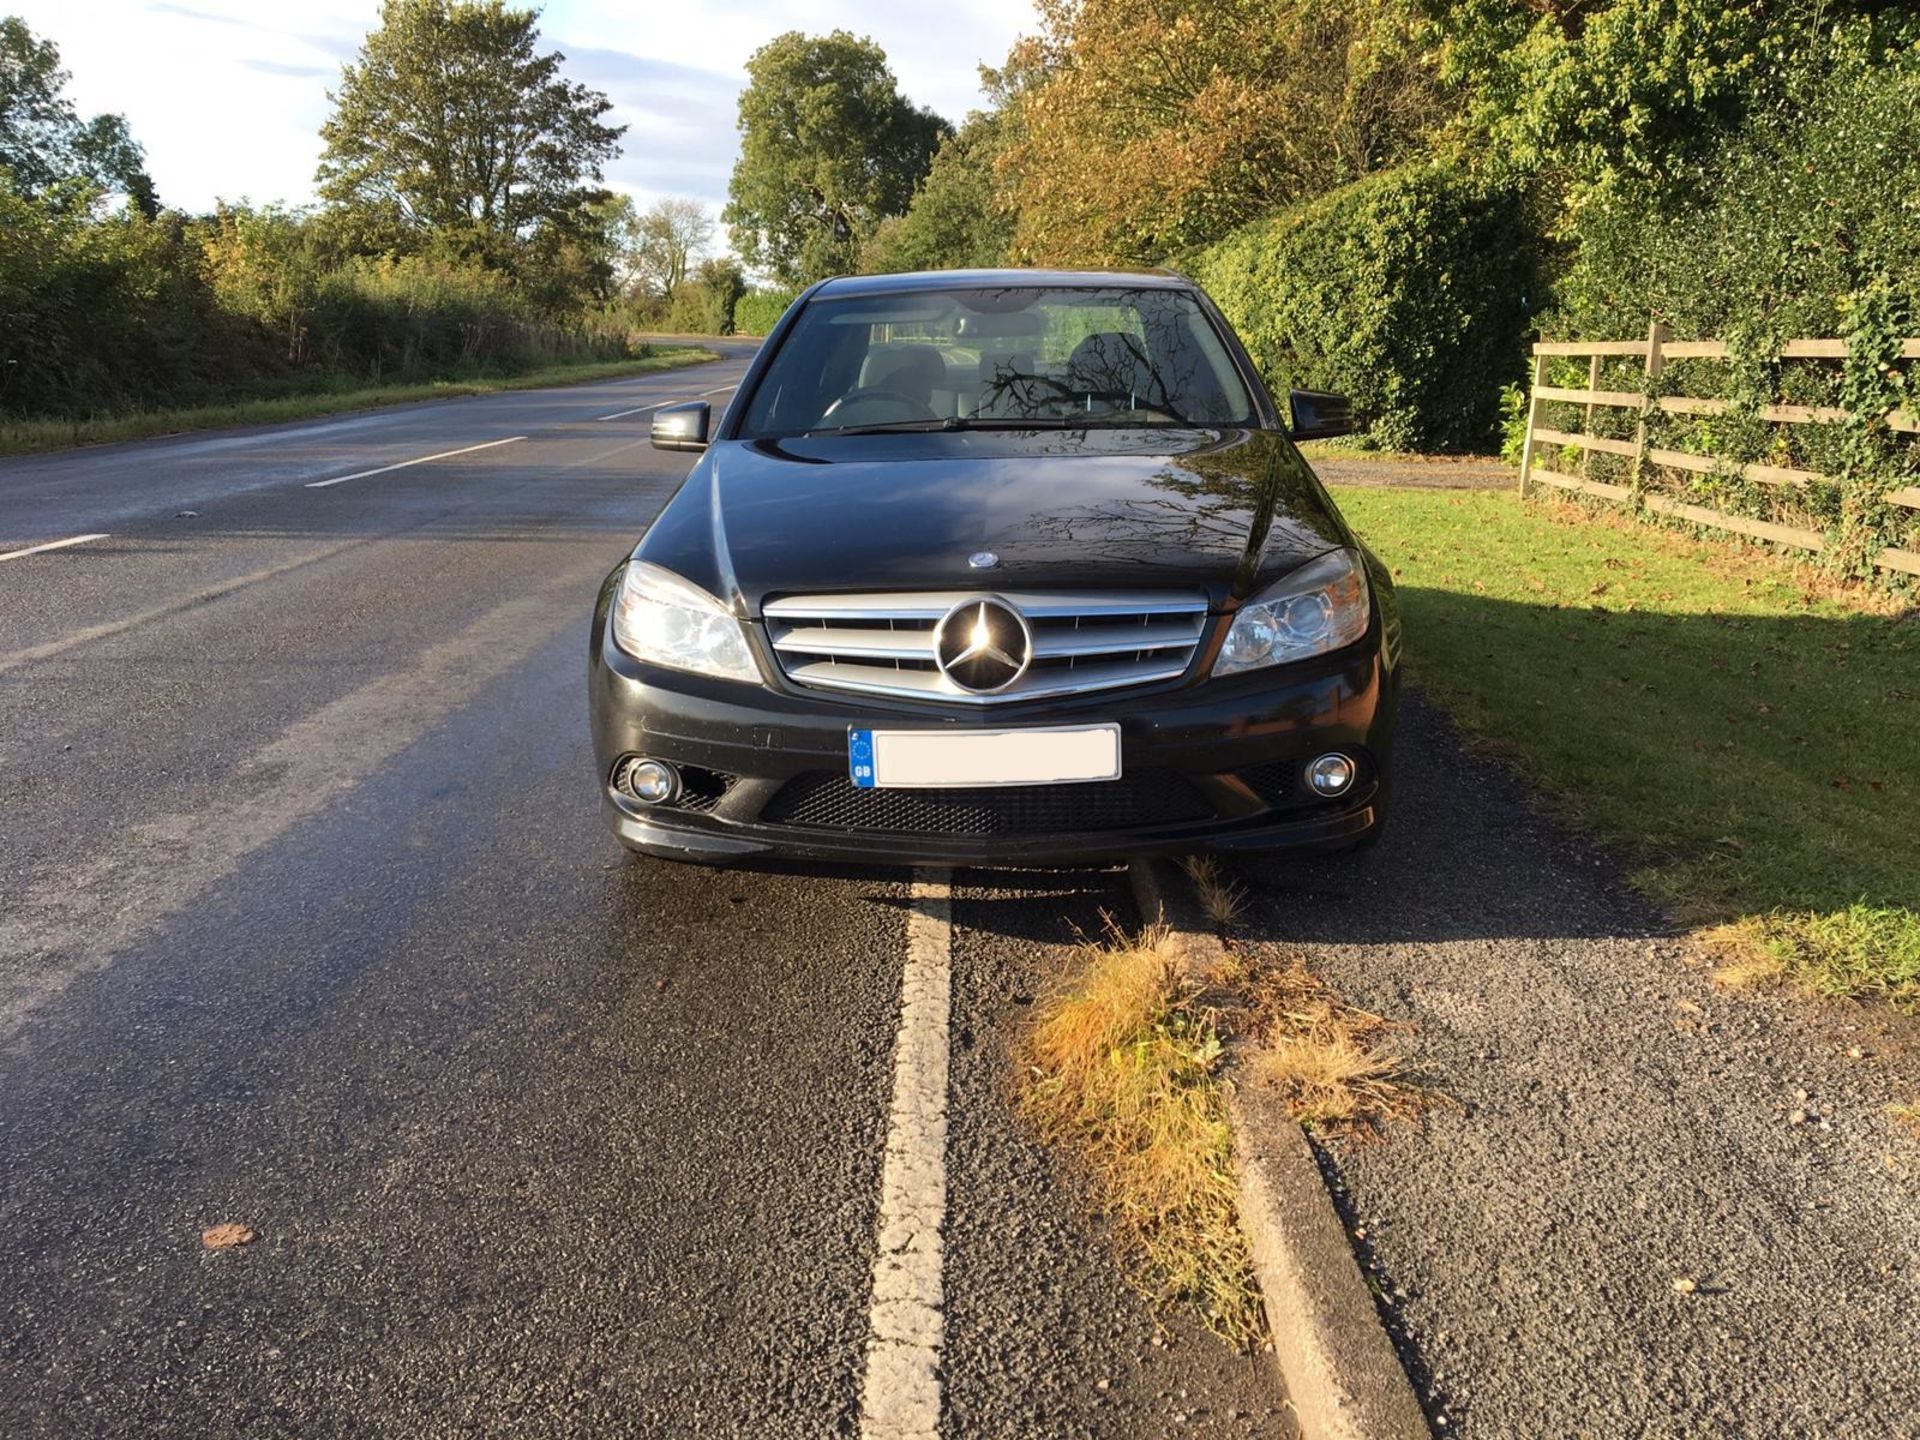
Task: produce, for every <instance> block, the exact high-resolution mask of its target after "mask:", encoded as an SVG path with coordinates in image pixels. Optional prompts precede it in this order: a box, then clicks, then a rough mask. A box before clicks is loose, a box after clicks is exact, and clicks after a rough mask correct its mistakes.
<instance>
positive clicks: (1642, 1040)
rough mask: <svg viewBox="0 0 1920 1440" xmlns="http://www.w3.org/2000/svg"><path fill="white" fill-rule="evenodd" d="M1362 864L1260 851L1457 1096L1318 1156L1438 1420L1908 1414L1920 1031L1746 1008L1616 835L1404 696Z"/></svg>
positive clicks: (1263, 946)
mask: <svg viewBox="0 0 1920 1440" xmlns="http://www.w3.org/2000/svg"><path fill="white" fill-rule="evenodd" d="M1395 782H1396V789H1397V793H1396V805H1397V809H1396V812H1395V815H1394V818H1393V823H1392V825H1391V826H1390V828H1389V831H1388V834H1387V835H1386V837H1385V838H1384V839H1383V840H1382V842H1381V843H1380V845H1379V846H1378V847H1377V848H1376V849H1375V850H1373V851H1372V852H1370V853H1367V854H1364V855H1360V856H1351V857H1345V858H1339V859H1332V860H1325V861H1316V862H1312V863H1308V864H1301V863H1295V864H1292V865H1284V866H1283V865H1263V866H1260V867H1249V869H1250V870H1251V871H1252V873H1253V874H1254V875H1255V876H1256V877H1257V880H1256V887H1255V888H1256V900H1255V902H1254V903H1253V904H1252V905H1251V906H1250V907H1249V912H1248V913H1247V915H1246V916H1245V917H1243V919H1242V920H1241V921H1240V922H1239V923H1238V924H1237V925H1236V930H1237V931H1238V932H1239V933H1240V934H1241V935H1243V936H1245V937H1247V938H1248V939H1249V942H1250V943H1251V944H1252V945H1253V947H1254V948H1255V949H1256V950H1267V951H1283V950H1293V951H1300V952H1304V954H1305V956H1306V958H1307V959H1308V961H1309V963H1310V964H1311V965H1312V966H1313V968H1314V969H1315V970H1316V971H1318V972H1319V973H1320V974H1321V975H1323V976H1324V977H1325V978H1326V979H1327V980H1328V981H1329V982H1331V983H1332V984H1333V985H1335V986H1336V987H1337V988H1338V989H1339V990H1340V991H1341V992H1342V993H1343V994H1344V995H1345V996H1346V998H1347V999H1349V1000H1350V1001H1352V1002H1353V1003H1355V1004H1358V1005H1361V1006H1364V1007H1366V1008H1368V1009H1372V1010H1375V1011H1377V1012H1379V1013H1381V1014H1383V1015H1385V1016H1387V1017H1389V1018H1391V1019H1394V1020H1399V1021H1406V1022H1410V1023H1411V1024H1412V1025H1413V1026H1414V1027H1416V1028H1415V1029H1413V1030H1412V1031H1411V1032H1410V1033H1409V1035H1408V1036H1407V1038H1406V1041H1405V1048H1406V1050H1407V1053H1408V1054H1409V1055H1410V1057H1411V1058H1412V1059H1413V1061H1414V1062H1415V1063H1416V1065H1417V1066H1418V1067H1420V1068H1421V1069H1422V1070H1423V1071H1424V1072H1425V1074H1426V1075H1427V1076H1428V1077H1429V1078H1430V1080H1431V1082H1432V1083H1433V1084H1434V1085H1436V1086H1437V1087H1438V1088H1439V1089H1441V1090H1443V1091H1444V1092H1445V1093H1446V1094H1447V1095H1449V1096H1451V1097H1452V1100H1453V1101H1454V1103H1453V1104H1451V1105H1446V1106H1442V1107H1439V1108H1437V1109H1435V1110H1433V1111H1431V1112H1430V1113H1429V1114H1428V1115H1427V1116H1426V1117H1425V1118H1424V1119H1423V1120H1421V1121H1419V1122H1412V1123H1407V1124H1404V1125H1401V1126H1398V1127H1396V1128H1394V1129H1393V1130H1392V1131H1391V1132H1390V1133H1389V1134H1388V1135H1387V1136H1386V1137H1385V1138H1384V1139H1383V1140H1380V1141H1373V1142H1338V1143H1332V1144H1327V1145H1323V1146H1321V1147H1320V1148H1319V1156H1320V1159H1321V1162H1322V1166H1323V1169H1324V1170H1325V1172H1326V1174H1327V1177H1328V1180H1329V1183H1330V1184H1331V1186H1332V1187H1333V1189H1334V1192H1335V1196H1336V1199H1337V1201H1338V1202H1339V1204H1340V1206H1341V1208H1342V1211H1343V1214H1344V1216H1345V1218H1346V1219H1347V1222H1348V1225H1349V1229H1350V1231H1351V1232H1352V1233H1353V1234H1354V1236H1355V1243H1356V1248H1357V1250H1358V1251H1359V1253H1360V1255H1361V1258H1362V1260H1363V1262H1364V1263H1365V1264H1366V1265H1367V1266H1368V1268H1369V1269H1370V1270H1371V1272H1372V1273H1373V1275H1374V1277H1375V1278H1376V1280H1377V1282H1378V1285H1379V1288H1380V1294H1381V1296H1382V1308H1383V1311H1384V1314H1385V1318H1386V1319H1387V1322H1388V1324H1389V1327H1390V1329H1391V1330H1392V1332H1393V1333H1394V1336H1395V1339H1396V1343H1398V1344H1399V1345H1400V1346H1401V1349H1402V1356H1403V1359H1405V1360H1406V1361H1407V1363H1408V1367H1409V1370H1410V1372H1411V1373H1412V1375H1413V1377H1414V1379H1415V1382H1416V1385H1417V1387H1418V1389H1419V1391H1420V1393H1421V1396H1422V1398H1423V1400H1424V1401H1425V1403H1426V1404H1427V1405H1428V1408H1429V1414H1430V1416H1431V1417H1432V1418H1433V1419H1434V1421H1435V1424H1436V1427H1439V1428H1441V1429H1442V1431H1443V1433H1447V1434H1455V1433H1465V1434H1470V1435H1486V1436H1505V1435H1516V1434H1528V1435H1541V1434H1608V1435H1619V1434H1642V1433H1656V1434H1672V1433H1690V1434H1821V1435H1829V1436H1848V1435H1862V1436H1864V1435H1886V1434H1889V1433H1915V1431H1916V1430H1920V1326H1916V1325H1915V1324H1914V1321H1913V1317H1914V1316H1915V1315H1916V1314H1920V1143H1916V1142H1915V1141H1914V1140H1913V1139H1911V1138H1909V1137H1908V1136H1906V1135H1904V1134H1903V1133H1901V1132H1900V1131H1898V1130H1897V1129H1896V1128H1895V1127H1893V1126H1892V1125H1891V1124H1890V1122H1889V1120H1888V1118H1887V1116H1886V1113H1885V1110H1886V1106H1887V1105H1888V1103H1889V1102H1890V1101H1892V1100H1894V1099H1896V1098H1898V1097H1899V1096H1900V1095H1901V1094H1902V1093H1903V1092H1910V1091H1911V1089H1912V1088H1913V1087H1912V1086H1911V1085H1910V1084H1904V1083H1903V1082H1901V1081H1900V1079H1899V1077H1900V1076H1901V1075H1903V1074H1904V1075H1906V1076H1912V1075H1914V1074H1915V1073H1916V1071H1920V1046H1916V1044H1915V1038H1914V1027H1913V1026H1912V1025H1910V1024H1907V1023H1904V1022H1901V1021H1900V1020H1899V1019H1898V1018H1897V1017H1892V1016H1888V1015H1886V1014H1883V1013H1881V1012H1876V1011H1872V1010H1868V1009H1864V1008H1859V1007H1854V1006H1847V1005H1832V1004H1820V1003H1816V1002H1811V1001H1804V1000H1800V999H1797V998H1794V997H1792V996H1787V995H1763V996H1732V995H1728V994H1725V993H1723V992H1721V991H1719V990H1717V989H1716V988H1715V987H1714V986H1713V984H1712V983H1711V982H1710V980H1709V979H1708V978H1707V975H1706V973H1705V963H1704V962H1703V961H1702V960H1701V959H1700V958H1699V957H1698V956H1696V955H1694V954H1693V953H1692V952H1691V950H1690V948H1689V947H1688V946H1687V945H1686V944H1685V943H1684V942H1683V941H1682V940H1681V939H1679V938H1677V937H1676V936H1674V935H1673V934H1672V933H1671V932H1670V930H1669V929H1668V927H1666V926H1665V925H1664V924H1663V922H1662V921H1661V918H1660V917H1659V916H1658V915H1657V914H1656V913H1654V912H1653V911H1652V910H1650V909H1649V908H1648V907H1646V906H1645V905H1643V904H1642V903H1641V902H1639V901H1638V900H1637V899H1636V898H1635V897H1633V896H1632V895H1631V894H1630V893H1629V892H1628V891H1627V890H1626V889H1625V888H1624V886H1623V884H1622V883H1621V877H1620V876H1619V875H1618V874H1617V873H1616V871H1615V870H1614V869H1613V867H1612V865H1611V863H1610V862H1609V861H1608V860H1607V859H1606V857H1605V856H1604V855H1602V854H1601V853H1600V852H1598V851H1597V850H1595V849H1593V848H1591V847H1589V846H1588V845H1586V844H1585V843H1584V842H1582V841H1580V840H1578V839H1575V838H1572V837H1569V836H1567V835H1565V834H1563V833H1561V832H1559V831H1557V830H1556V829H1555V828H1554V827H1553V826H1551V825H1549V824H1548V823H1546V822H1545V821H1544V820H1542V819H1541V818H1539V817H1538V815H1537V813H1536V812H1535V811H1534V810H1533V809H1532V808H1531V807H1530V803H1529V797H1528V794H1527V792H1526V790H1525V788H1524V787H1523V786H1521V785H1520V784H1519V783H1518V782H1517V781H1515V780H1514V778H1513V777H1512V776H1511V775H1509V774H1508V773H1507V772H1505V771H1504V770H1503V769H1501V768H1500V767H1498V766H1496V765H1493V764H1490V763H1486V762H1483V761H1481V760H1479V759H1476V758H1474V757H1472V756H1470V755H1468V754H1467V753H1466V752H1465V751H1464V750H1463V749H1462V747H1461V745H1460V743H1459V742H1458V740H1457V739H1456V738H1455V736H1454V735H1453V733H1452V732H1451V730H1450V728H1449V727H1448V726H1447V725H1446V723H1445V722H1444V720H1442V719H1441V718H1440V717H1438V716H1437V715H1435V714H1434V712H1432V711H1430V710H1428V709H1427V708H1426V707H1424V706H1422V705H1421V704H1419V703H1418V702H1417V701H1414V702H1413V703H1410V704H1409V705H1408V707H1407V711H1406V714H1405V716H1404V720H1403V726H1402V731H1401V739H1400V749H1399V752H1398V757H1397V769H1396V775H1395Z"/></svg>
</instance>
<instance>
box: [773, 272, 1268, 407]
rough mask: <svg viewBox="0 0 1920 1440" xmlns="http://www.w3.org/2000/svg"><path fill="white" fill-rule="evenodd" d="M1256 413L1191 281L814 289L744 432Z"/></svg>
mask: <svg viewBox="0 0 1920 1440" xmlns="http://www.w3.org/2000/svg"><path fill="white" fill-rule="evenodd" d="M1254 423H1256V422H1255V420H1254V410H1253V401H1252V397H1251V396H1249V395H1248V393H1247V387H1246V385H1245V384H1244V383H1243V382H1242V381H1241V379H1240V375H1239V373H1238V371H1236V370H1235V368H1234V365H1233V361H1232V358H1231V357H1230V356H1229V355H1228V353H1227V348H1226V346H1225V345H1224V344H1223V343H1222V342H1221V339H1220V336H1219V334H1218V332H1217V331H1216V330H1215V329H1214V327H1213V324H1212V322H1211V321H1209V320H1208V318H1207V315H1206V312H1205V311H1203V310H1202V309H1201V308H1200V305H1199V302H1198V301H1197V300H1195V298H1194V297H1193V296H1192V295H1191V294H1189V293H1187V292H1186V291H1183V290H1169V289H1138V290H1132V289H1118V288H1111V287H1109V288H1096V287H1092V286H1088V287H1084V288H1081V287H1072V288H1066V287H1059V288H1055V287H1039V286H1019V287H1009V288H1004V289H991V290H980V289H952V290H941V289H937V288H936V289H928V290H914V291H904V292H901V293H898V294H887V295H868V296H851V297H848V298H846V299H828V300H815V301H812V302H811V303H809V304H808V305H807V307H806V308H805V309H804V310H802V311H801V312H800V315H799V317H798V319H797V321H796V322H795V324H794V327H793V329H792V331H791V332H790V333H789V334H788V335H787V337H786V340H785V342H784V343H783V344H782V345H781V347H780V350H779V353H778V354H776V355H775V356H774V358H773V362H772V364H771V365H770V366H769V367H768V369H767V373H766V375H765V376H764V377H763V378H762V379H761V381H760V384H759V386H758V388H756V389H755V391H754V393H753V398H752V401H751V403H750V404H749V405H748V406H747V413H746V418H745V420H744V421H743V422H742V424H741V428H740V434H741V436H742V437H744V438H746V439H775V438H782V437H789V436H795V435H808V434H835V433H841V434H854V433H860V432H863V431H864V432H869V433H880V432H887V431H903V430H922V429H924V430H938V429H974V428H980V429H989V428H991V429H1026V428H1049V427H1051V428H1062V429H1065V428H1073V429H1083V428H1119V427H1137V426H1142V425H1163V426H1165V425H1198V426H1226V425H1251V424H1254Z"/></svg>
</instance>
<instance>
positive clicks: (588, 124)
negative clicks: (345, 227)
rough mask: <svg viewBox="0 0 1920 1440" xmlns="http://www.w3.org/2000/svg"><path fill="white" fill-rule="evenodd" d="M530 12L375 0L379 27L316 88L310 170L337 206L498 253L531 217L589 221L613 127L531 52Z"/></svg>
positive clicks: (600, 102) (580, 88)
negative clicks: (329, 85) (319, 114)
mask: <svg viewBox="0 0 1920 1440" xmlns="http://www.w3.org/2000/svg"><path fill="white" fill-rule="evenodd" d="M537 19H538V16H537V14H536V13H535V12H534V11H532V10H513V9H508V8H507V7H506V5H505V3H504V0H385V3H384V4H383V5H382V7H381V11H380V28H379V29H378V30H375V31H373V32H372V33H371V34H370V35H368V36H367V39H366V41H365V43H364V44H362V45H361V47H360V54H359V56H358V58H357V59H356V60H355V61H354V63H353V64H351V65H349V66H347V67H346V68H345V69H344V70H343V71H342V72H341V77H340V88H339V90H338V91H336V92H333V93H331V94H330V95H329V96H328V98H329V99H330V100H331V101H332V102H333V107H334V109H333V114H332V116H331V117H330V118H329V119H328V120H327V122H326V123H325V124H324V125H323V126H322V127H321V129H320V137H321V139H322V140H323V141H324V142H325V143H326V151H325V153H324V155H323V156H322V158H321V162H320V168H319V172H318V175H317V177H316V178H317V179H318V181H319V186H320V193H321V195H322V196H323V197H324V198H325V199H326V200H328V201H329V202H331V203H332V204H334V205H336V206H341V207H346V208H350V209H353V210H358V211H364V212H368V213H369V214H370V215H372V216H373V217H375V220H376V223H375V224H374V226H373V228H374V229H376V230H377V229H378V228H379V225H378V223H377V222H378V220H379V219H381V218H385V217H392V218H397V219H398V220H399V221H401V222H403V223H404V224H406V225H408V226H411V227H414V228H416V229H422V230H431V231H441V232H451V233H455V234H459V233H461V232H464V233H465V235H466V236H467V237H468V238H469V241H470V243H471V244H472V245H473V246H474V248H477V249H479V250H480V251H481V252H482V253H484V254H489V255H493V256H501V255H505V254H511V253H512V251H513V250H514V249H515V248H516V245H517V243H518V242H520V241H522V240H525V239H527V238H528V237H529V236H530V235H531V234H532V232H533V231H534V230H535V229H536V228H537V227H540V226H543V225H546V226H556V227H558V228H560V229H561V230H563V231H567V232H569V233H578V232H579V231H580V230H581V229H582V228H583V227H590V226H591V225H592V223H593V222H592V219H591V217H590V215H588V214H587V211H588V209H589V207H590V206H591V205H592V204H593V203H594V202H595V201H597V200H599V199H601V198H603V197H604V195H605V191H604V190H602V189H601V188H600V185H599V181H600V178H601V168H602V166H603V165H604V164H605V163H606V162H607V161H608V160H609V159H611V158H613V157H614V156H615V155H617V154H619V153H620V146H619V141H620V136H621V135H622V134H623V133H625V129H626V127H625V126H620V125H607V124H604V123H602V120H601V117H602V116H604V115H605V114H606V113H607V111H608V110H610V109H611V108H612V103H611V102H610V101H609V100H608V99H607V97H606V96H605V95H603V94H601V93H600V92H599V91H597V90H590V89H588V88H587V87H586V86H584V85H576V84H573V83H571V82H569V81H568V80H567V79H566V78H565V77H564V76H563V75H562V74H561V69H560V67H561V65H562V64H563V62H564V61H565V59H566V57H565V56H564V55H562V54H560V53H559V52H558V51H550V52H547V53H545V54H542V53H540V51H539V49H538V46H539V42H540V32H539V30H538V28H537V27H536V23H535V22H536V20H537Z"/></svg>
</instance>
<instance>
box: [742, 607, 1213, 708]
mask: <svg viewBox="0 0 1920 1440" xmlns="http://www.w3.org/2000/svg"><path fill="white" fill-rule="evenodd" d="M987 593H991V595H992V598H994V599H997V600H1001V601H1004V602H1006V603H1007V604H1009V605H1011V606H1012V607H1013V608H1014V609H1016V610H1018V611H1019V612H1020V614H1021V615H1022V616H1023V617H1024V618H1025V620H1026V622H1027V626H1028V628H1029V630H1030V631H1031V632H1032V635H1033V658H1032V661H1031V663H1030V664H1029V665H1028V666H1027V669H1026V671H1025V673H1024V674H1022V675H1021V676H1020V678H1019V679H1018V680H1016V681H1014V682H1013V684H1011V685H1010V686H1008V687H1007V688H1006V689H1004V690H998V691H994V692H991V693H986V694H981V693H976V692H974V691H970V690H967V689H965V688H963V687H962V686H960V685H957V684H955V683H954V682H953V680H951V679H950V678H948V676H947V675H946V674H945V673H943V672H942V671H941V669H940V666H939V662H938V660H937V659H936V658H935V654H934V631H935V629H936V627H938V626H939V624H940V622H941V621H942V620H943V619H944V618H945V617H946V616H947V615H948V614H949V613H950V612H952V610H953V609H954V608H955V607H956V606H958V605H962V604H965V603H967V602H969V601H974V600H979V599H981V598H982V597H983V595H984V594H987ZM763 614H764V615H765V618H766V624H767V638H768V639H769V640H770V641H771V642H772V644H773V649H774V653H775V655H777V656H778V657H779V660H780V667H781V669H782V670H784V671H785V672H786V675H787V678H788V679H790V680H792V681H793V682H794V683H795V684H798V685H806V686H811V687H814V688H816V689H821V690H853V691H859V692H861V693H863V694H868V695H888V696H897V697H901V698H904V699H911V700H941V701H947V702H953V703H959V704H973V705H991V704H1000V703H1005V702H1009V701H1015V700H1035V699H1039V698H1041V697H1043V696H1048V695H1077V694H1081V693H1084V692H1086V691H1089V690H1108V689H1113V688H1115V687H1117V686H1121V685H1146V684H1150V683H1152V682H1153V681H1156V680H1171V679H1175V678H1177V677H1178V676H1180V675H1182V674H1184V673H1185V672H1186V669H1187V666H1188V664H1189V663H1190V662H1191V661H1192V659H1193V652H1194V648H1195V647H1196V646H1197V645H1198V644H1199V643H1200V635H1201V632H1202V630H1203V629H1204V627H1205V625H1206V620H1207V597H1206V596H1205V595H1204V594H1202V593H1200V592H1198V591H1171V592H1170V591H1164V590H1100V591H1085V592H1081V593H1077V594H1054V593H1048V592H1027V591H995V592H978V591H965V590H956V591H951V592H946V591H939V592H925V593H915V592H900V593H893V594H881V595H795V596H786V597H783V598H781V599H778V600H770V601H768V602H767V604H766V605H765V606H764V607H763Z"/></svg>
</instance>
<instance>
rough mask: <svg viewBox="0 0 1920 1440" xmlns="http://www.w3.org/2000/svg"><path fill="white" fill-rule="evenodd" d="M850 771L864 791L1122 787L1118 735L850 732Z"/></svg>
mask: <svg viewBox="0 0 1920 1440" xmlns="http://www.w3.org/2000/svg"><path fill="white" fill-rule="evenodd" d="M847 771H848V774H849V775H850V776H851V777H852V779H853V783H854V784H855V785H856V786H858V787H860V788H861V789H864V790H871V789H894V788H907V787H914V786H919V787H927V786H936V785H1071V784H1077V783H1080V782H1083V781H1088V780H1118V779H1119V778H1120V727H1119V726H1118V725H1112V724H1107V725H1058V726H1051V727H1049V728H1047V729H1044V730H1042V729H1030V730H849V731H848V732H847Z"/></svg>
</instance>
